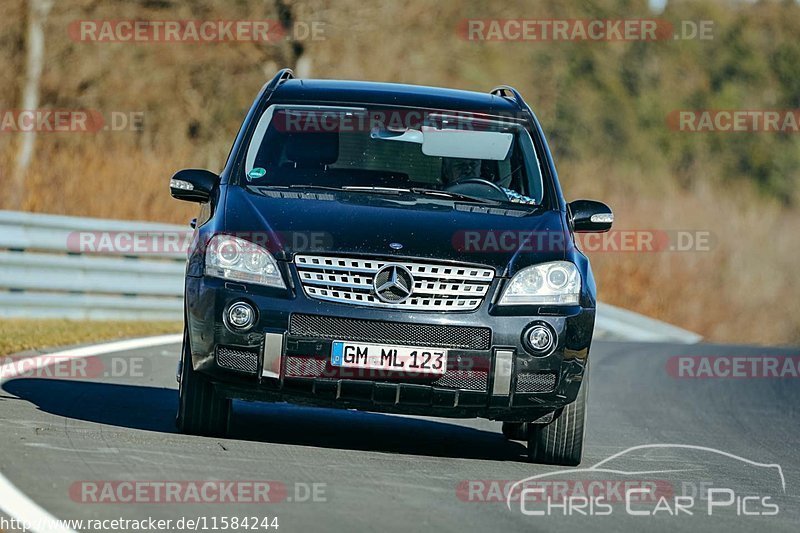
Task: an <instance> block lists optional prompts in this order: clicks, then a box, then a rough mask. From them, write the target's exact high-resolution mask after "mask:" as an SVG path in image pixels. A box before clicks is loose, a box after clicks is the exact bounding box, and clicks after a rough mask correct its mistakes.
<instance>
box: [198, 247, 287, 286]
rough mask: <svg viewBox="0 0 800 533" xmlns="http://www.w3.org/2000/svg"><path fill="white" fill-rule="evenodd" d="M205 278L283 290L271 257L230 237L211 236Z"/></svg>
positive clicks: (282, 283) (279, 274)
mask: <svg viewBox="0 0 800 533" xmlns="http://www.w3.org/2000/svg"><path fill="white" fill-rule="evenodd" d="M206 275H207V276H214V277H217V278H223V279H232V280H236V281H246V282H248V283H257V284H259V285H267V286H269V287H278V288H281V289H285V288H286V284H285V283H284V282H283V277H282V276H281V272H280V270H279V269H278V263H277V262H276V261H275V258H274V257H272V254H270V253H269V252H268V251H266V250H265V249H264V248H262V247H261V246H258V245H257V244H253V243H252V242H250V241H245V240H244V239H239V238H237V237H233V236H231V235H215V236H214V237H213V238H212V239H211V240H210V241H209V242H208V247H207V248H206Z"/></svg>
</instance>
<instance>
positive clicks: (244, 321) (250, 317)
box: [225, 302, 256, 331]
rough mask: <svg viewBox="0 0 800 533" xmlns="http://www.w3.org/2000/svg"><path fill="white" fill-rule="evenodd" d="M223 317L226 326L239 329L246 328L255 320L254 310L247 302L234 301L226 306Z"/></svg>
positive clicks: (250, 326) (251, 325)
mask: <svg viewBox="0 0 800 533" xmlns="http://www.w3.org/2000/svg"><path fill="white" fill-rule="evenodd" d="M225 319H226V320H225V323H226V324H227V325H228V327H230V328H233V329H237V330H239V331H242V330H247V329H250V328H252V327H253V324H255V322H256V310H255V309H253V306H251V305H250V304H248V303H245V302H236V303H235V304H233V305H232V306H230V307H229V308H228V312H227V313H226V314H225Z"/></svg>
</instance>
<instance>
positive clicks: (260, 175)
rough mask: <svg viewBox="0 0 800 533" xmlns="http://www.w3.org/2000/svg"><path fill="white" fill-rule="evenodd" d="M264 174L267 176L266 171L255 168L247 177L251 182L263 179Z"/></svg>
mask: <svg viewBox="0 0 800 533" xmlns="http://www.w3.org/2000/svg"><path fill="white" fill-rule="evenodd" d="M266 174H267V170H266V169H264V168H261V167H256V168H254V169H253V170H251V171H250V172H248V173H247V177H248V178H250V179H251V180H257V179H259V178H263V177H264V176H266Z"/></svg>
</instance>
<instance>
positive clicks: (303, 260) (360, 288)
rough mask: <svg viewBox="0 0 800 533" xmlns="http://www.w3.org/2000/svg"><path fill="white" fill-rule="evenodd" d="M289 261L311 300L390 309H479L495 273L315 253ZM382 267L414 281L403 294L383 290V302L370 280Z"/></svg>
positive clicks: (475, 269) (467, 267)
mask: <svg viewBox="0 0 800 533" xmlns="http://www.w3.org/2000/svg"><path fill="white" fill-rule="evenodd" d="M294 262H295V265H296V268H297V275H298V276H299V277H300V283H301V285H302V286H303V291H304V292H305V294H306V295H307V296H308V297H310V298H316V299H318V300H327V301H331V302H339V303H348V304H353V305H368V306H375V307H388V308H392V309H411V310H428V311H473V310H475V309H477V308H478V307H480V305H481V303H482V302H483V300H484V298H485V297H486V293H487V292H488V291H489V286H490V285H491V284H492V280H493V279H494V270H492V269H490V268H481V267H475V266H470V265H463V264H459V265H447V264H435V263H422V262H409V261H404V260H398V261H392V260H389V259H353V258H343V257H326V256H319V255H297V256H295V259H294ZM387 265H388V266H391V265H399V266H401V267H404V268H405V269H407V270H408V273H410V275H411V276H412V277H413V282H412V283H411V287H409V289H410V295H408V294H406V293H405V291H403V293H402V295H398V294H392V293H391V291H387V296H386V297H385V298H384V299H385V300H388V301H383V300H381V299H379V298H378V297H377V296H376V294H375V287H374V283H373V282H374V281H375V277H376V274H378V272H379V271H380V270H381V269H382V268H383V267H385V266H387ZM385 272H386V271H384V273H382V274H385ZM383 281H386V280H385V279H384V280H383ZM401 296H402V297H401Z"/></svg>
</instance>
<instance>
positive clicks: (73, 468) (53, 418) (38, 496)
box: [0, 342, 800, 533]
mask: <svg viewBox="0 0 800 533" xmlns="http://www.w3.org/2000/svg"><path fill="white" fill-rule="evenodd" d="M178 352H179V347H178V346H166V347H162V348H153V349H147V350H138V351H133V352H128V353H123V354H110V355H107V356H103V357H101V359H102V365H101V366H97V364H98V362H97V361H92V362H91V364H90V365H89V368H90V370H91V369H94V370H91V371H90V372H89V373H90V374H96V373H97V372H98V370H97V369H98V368H99V369H100V370H99V371H100V372H101V373H102V375H101V376H95V377H90V378H87V379H75V378H74V377H70V378H68V379H64V378H63V377H55V376H41V375H40V376H36V377H25V378H17V379H12V380H10V381H7V382H5V383H3V384H2V392H0V427H1V428H2V430H1V431H0V472H2V474H3V475H4V476H6V477H7V478H8V479H9V480H10V481H11V482H12V483H13V484H14V485H15V486H16V487H17V488H18V489H20V490H21V491H22V492H24V493H25V494H27V495H29V496H30V497H32V498H33V499H34V500H35V501H36V502H37V503H39V504H40V505H41V506H42V507H44V508H45V509H46V510H47V511H49V512H50V513H52V514H53V515H55V516H57V517H59V518H68V519H90V518H91V519H103V518H107V519H113V518H130V519H142V518H147V517H154V518H162V519H172V520H177V519H179V518H181V517H187V518H198V517H205V518H206V526H207V527H211V526H212V525H213V522H211V520H212V519H213V517H217V518H218V519H220V518H221V517H235V516H238V517H245V516H247V517H250V516H258V517H269V518H270V519H272V517H277V518H278V523H279V525H280V529H279V530H278V531H280V532H283V533H286V532H308V531H435V532H444V531H459V532H465V531H539V530H543V531H555V530H559V531H568V530H569V529H570V528H581V529H584V528H589V527H590V528H592V529H594V530H599V531H643V530H647V531H651V530H652V531H676V530H680V531H711V530H721V531H722V530H724V531H727V532H730V531H738V530H741V531H751V530H753V529H756V528H758V529H759V530H760V531H797V530H798V524H800V459H798V447H799V446H800V409H799V408H798V406H800V387H798V384H800V381H798V380H797V379H792V378H783V379H776V378H770V377H767V378H756V379H753V378H738V379H679V378H675V377H673V376H672V375H671V374H670V372H669V370H668V368H671V367H670V360H671V358H673V357H675V356H686V355H696V356H700V355H711V356H718V355H721V356H726V357H738V356H753V357H762V356H797V355H798V350H791V349H765V348H746V347H728V346H715V345H694V346H686V345H666V344H629V343H612V342H597V343H596V344H595V346H594V347H593V351H592V354H591V357H592V375H591V381H590V382H591V388H590V396H589V401H590V409H589V419H588V437H587V449H586V453H585V457H584V463H583V464H582V467H590V466H592V465H593V464H596V463H598V462H600V461H602V460H604V459H606V458H608V457H610V456H612V455H613V454H615V453H618V452H623V451H625V450H626V449H627V448H630V447H633V446H637V445H646V444H683V445H693V446H702V447H709V448H714V449H716V450H719V451H720V452H726V453H728V454H732V455H722V454H721V453H715V452H712V451H705V450H700V449H687V448H647V449H636V450H631V451H629V452H627V453H625V454H623V455H621V456H620V457H618V458H616V459H614V460H613V461H610V462H608V463H605V464H604V467H605V468H609V469H612V470H614V471H615V472H607V471H606V472H587V471H578V472H574V473H569V472H566V471H565V472H560V473H557V474H556V475H554V476H553V477H552V478H549V479H551V481H552V480H553V479H555V480H559V482H563V481H564V480H572V484H570V485H569V486H570V487H572V489H571V490H577V489H580V488H582V487H583V488H585V487H588V485H587V483H588V482H589V481H596V482H600V483H599V485H596V486H603V487H606V489H604V490H608V491H610V492H608V493H606V501H608V502H611V506H610V507H611V509H612V512H611V514H608V515H606V516H600V514H601V512H602V511H598V510H595V512H594V513H588V514H589V515H588V516H582V515H581V514H579V513H578V512H572V513H571V514H569V515H567V516H565V514H564V513H565V512H566V510H563V509H561V508H558V507H553V508H552V509H551V510H550V514H549V515H545V516H529V515H525V514H523V513H522V512H521V511H520V505H519V503H518V502H516V501H513V502H512V504H511V509H509V508H508V507H507V506H506V503H505V500H504V498H503V497H502V496H500V497H498V493H497V492H496V489H497V488H498V487H501V486H505V485H506V482H508V483H513V482H514V481H517V480H521V479H523V478H526V477H529V476H535V475H539V474H543V473H548V472H556V471H557V470H560V469H557V468H553V467H545V466H538V465H533V464H529V463H527V462H526V460H525V455H524V452H525V449H524V445H523V444H522V443H519V442H509V441H506V440H505V439H504V438H503V437H502V436H501V434H500V425H499V423H495V422H489V421H485V420H467V421H463V420H447V419H423V418H413V417H401V416H387V415H380V414H371V413H359V412H351V411H336V410H315V409H308V408H295V407H290V406H286V405H262V404H246V403H238V402H237V403H236V404H235V416H234V421H233V428H232V435H231V436H230V438H227V439H210V438H197V437H189V436H184V435H178V434H176V433H175V429H174V425H173V418H174V412H175V406H176V402H177V390H176V388H177V385H176V383H175V377H174V375H175V364H176V360H177V357H178ZM121 361H124V362H125V363H122V362H121ZM126 364H127V365H128V368H123V367H124V366H125V365H126ZM115 365H116V374H117V375H118V377H112V376H109V375H107V374H108V373H109V369H112V368H114V367H115ZM131 368H133V370H131ZM734 456H735V457H734ZM747 461H751V462H756V463H770V464H777V465H780V467H781V470H782V473H783V475H784V477H785V492H784V491H783V489H782V485H781V480H780V475H779V470H778V469H776V468H765V467H762V466H758V465H754V464H751V463H749V462H747ZM612 465H613V468H612ZM665 470H670V472H665ZM676 470H677V471H676ZM616 471H619V472H616ZM622 471H624V472H626V473H620V472H622ZM637 472H638V473H637ZM192 480H222V481H253V480H257V481H264V480H269V481H272V482H275V483H276V484H275V485H272V487H273V492H272V493H271V494H273V495H275V494H276V492H275V491H276V490H277V491H278V492H280V487H285V489H286V491H287V493H286V499H284V498H280V499H281V500H283V501H281V502H278V503H267V504H263V503H262V504H251V503H234V504H231V503H227V504H208V503H203V504H198V503H191V502H184V503H166V502H163V501H161V502H158V503H143V502H144V501H146V499H145V498H143V497H141V498H140V499H139V501H138V502H137V503H126V502H122V501H118V498H116V501H115V502H114V503H87V502H86V501H84V500H86V499H87V498H88V499H91V497H90V496H85V495H82V494H81V490H82V489H85V488H86V487H87V486H89V487H94V486H97V487H113V486H118V485H115V483H116V482H118V481H139V482H143V481H192ZM488 480H497V481H498V482H497V483H490V482H488ZM620 480H622V481H626V480H627V481H632V482H634V483H635V482H637V481H639V482H642V483H645V482H647V483H655V485H656V486H657V487H659V489H658V490H660V494H661V495H663V496H665V502H667V503H663V504H662V505H664V506H666V507H672V505H671V504H670V503H669V502H672V501H674V496H676V495H694V496H695V499H694V504H695V505H694V507H691V510H692V511H693V514H691V515H689V514H687V513H682V514H681V515H679V516H675V515H671V514H670V513H669V511H667V510H666V507H663V508H662V509H661V510H660V511H659V512H658V514H657V515H656V516H633V515H631V514H629V512H628V511H627V510H626V506H625V504H624V502H622V501H620V499H619V498H615V496H614V494H615V493H614V490H615V489H614V487H615V486H617V485H615V484H614V483H615V482H619V481H620ZM85 481H93V482H104V483H98V484H96V485H91V484H86V483H84V482H85ZM315 484H316V485H315ZM562 486H563V485H562ZM276 487H278V489H276ZM709 487H713V488H719V489H729V492H724V493H723V492H719V493H715V495H714V496H713V498H714V501H721V500H723V499H725V498H727V497H728V496H729V495H730V497H732V498H734V501H733V503H732V504H730V505H723V504H720V505H718V506H715V507H714V508H713V515H712V516H709V515H708V512H707V505H708V501H707V499H706V496H707V495H708V490H707V489H708V488H709ZM314 489H316V500H317V501H307V500H309V499H314V498H309V497H308V493H309V492H310V491H312V490H314ZM730 491H732V492H730ZM117 494H118V493H117ZM573 494H576V493H573ZM593 494H594V495H595V496H596V495H597V494H598V493H593ZM601 494H602V493H601ZM487 497H488V498H489V499H493V500H495V501H489V502H486V501H480V499H481V498H487ZM743 497H755V498H756V499H750V500H742V498H743ZM764 498H769V499H768V500H765V499H764ZM110 499H111V500H115V496H113V495H112V496H110ZM287 499H288V500H291V501H287ZM476 499H477V500H478V501H469V500H476ZM298 500H302V501H298ZM497 500H502V501H497ZM556 501H557V502H558V501H560V502H562V503H563V502H564V500H563V499H561V500H556ZM575 501H577V502H578V503H580V501H579V500H575ZM737 503H738V504H739V505H737ZM742 503H744V504H743V505H742ZM770 504H775V505H777V508H778V512H777V514H773V515H772V516H744V513H745V512H762V511H763V512H768V513H770V512H774V510H775V509H774V507H772V506H771V505H770ZM654 508H655V503H653V502H649V503H641V504H639V505H638V506H637V505H633V506H632V507H631V509H632V510H640V511H641V510H645V511H647V510H650V511H652V510H653V509H654ZM526 509H527V510H530V509H543V507H541V505H539V506H537V505H536V504H531V505H530V506H527V507H526ZM584 511H585V509H584ZM217 525H218V526H219V527H222V522H218V523H217ZM173 529H175V528H174V527H173ZM201 529H202V528H201ZM239 529H242V528H239Z"/></svg>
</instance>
